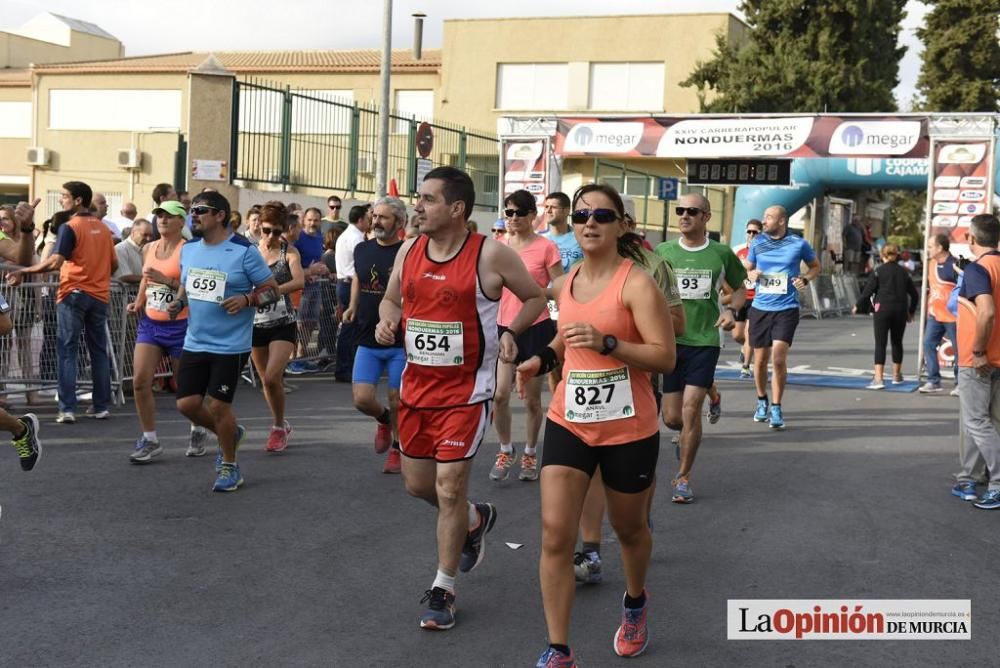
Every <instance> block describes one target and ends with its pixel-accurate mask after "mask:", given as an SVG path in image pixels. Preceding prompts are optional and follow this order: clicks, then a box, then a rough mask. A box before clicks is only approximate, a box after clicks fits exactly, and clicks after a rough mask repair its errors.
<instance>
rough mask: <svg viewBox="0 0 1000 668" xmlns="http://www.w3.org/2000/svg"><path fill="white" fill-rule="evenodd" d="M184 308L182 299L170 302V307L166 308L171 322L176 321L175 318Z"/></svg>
mask: <svg viewBox="0 0 1000 668" xmlns="http://www.w3.org/2000/svg"><path fill="white" fill-rule="evenodd" d="M184 306H185V304H184V300H183V299H175V300H174V301H172V302H170V306H168V307H167V315H169V316H170V319H171V320H176V319H177V316H179V315H180V314H181V311H183V310H184Z"/></svg>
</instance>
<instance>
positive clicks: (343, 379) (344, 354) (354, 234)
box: [334, 205, 371, 383]
mask: <svg viewBox="0 0 1000 668" xmlns="http://www.w3.org/2000/svg"><path fill="white" fill-rule="evenodd" d="M347 218H348V220H349V221H350V222H351V224H350V225H348V226H347V229H345V230H344V231H343V233H342V234H341V235H340V238H339V239H337V248H336V253H337V304H338V305H339V308H340V310H341V311H343V310H344V309H346V308H347V307H348V306H349V305H350V303H351V281H352V279H353V278H354V247H355V246H357V245H358V244H360V243H361V242H362V241H364V240H365V235H366V234H368V230H369V229H371V218H370V217H369V215H368V207H366V206H360V205H359V206H354V207H351V211H350V213H349V214H348V217H347ZM354 331H355V327H354V325H353V324H352V323H349V322H345V323H343V325H342V326H341V328H340V336H339V337H338V338H337V367H336V372H335V374H334V375H335V376H336V380H337V382H340V383H350V382H351V374H352V372H353V370H354V349H355V346H356V342H355V340H354V339H355V334H354Z"/></svg>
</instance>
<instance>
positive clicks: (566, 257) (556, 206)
mask: <svg viewBox="0 0 1000 668" xmlns="http://www.w3.org/2000/svg"><path fill="white" fill-rule="evenodd" d="M543 207H544V211H545V223H546V225H548V227H549V231H548V232H546V233H545V234H544V235H542V236H544V237H545V238H546V239H550V240H552V241H553V242H554V243H555V245H556V246H557V247H558V248H559V257H560V259H561V260H562V268H563V273H564V274H568V273H569V269H570V267H572V266H573V265H574V264H576V263H577V262H579V261H580V260H582V259H583V251H582V250H580V242H579V241H577V240H576V234H574V233H573V228H572V227H570V226H569V209H570V203H569V197H568V196H567V195H566V193H559V192H555V193H551V194H550V195H549V196H548V197H546V198H545V204H543Z"/></svg>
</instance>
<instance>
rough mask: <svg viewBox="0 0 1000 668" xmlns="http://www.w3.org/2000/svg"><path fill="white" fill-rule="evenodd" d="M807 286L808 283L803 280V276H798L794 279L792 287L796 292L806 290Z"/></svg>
mask: <svg viewBox="0 0 1000 668" xmlns="http://www.w3.org/2000/svg"><path fill="white" fill-rule="evenodd" d="M807 285H809V283H808V281H806V280H803V278H802V277H801V276H796V277H795V278H793V279H792V286H793V287H794V288H795V289H796V290H805V289H806V286H807Z"/></svg>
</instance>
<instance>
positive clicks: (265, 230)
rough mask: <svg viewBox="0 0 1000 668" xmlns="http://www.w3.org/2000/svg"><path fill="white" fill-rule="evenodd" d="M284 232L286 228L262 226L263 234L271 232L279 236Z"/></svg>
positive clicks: (272, 234)
mask: <svg viewBox="0 0 1000 668" xmlns="http://www.w3.org/2000/svg"><path fill="white" fill-rule="evenodd" d="M283 232H284V230H282V229H281V228H280V227H262V228H260V233H261V234H270V235H271V236H277V235H279V234H282V233H283Z"/></svg>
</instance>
